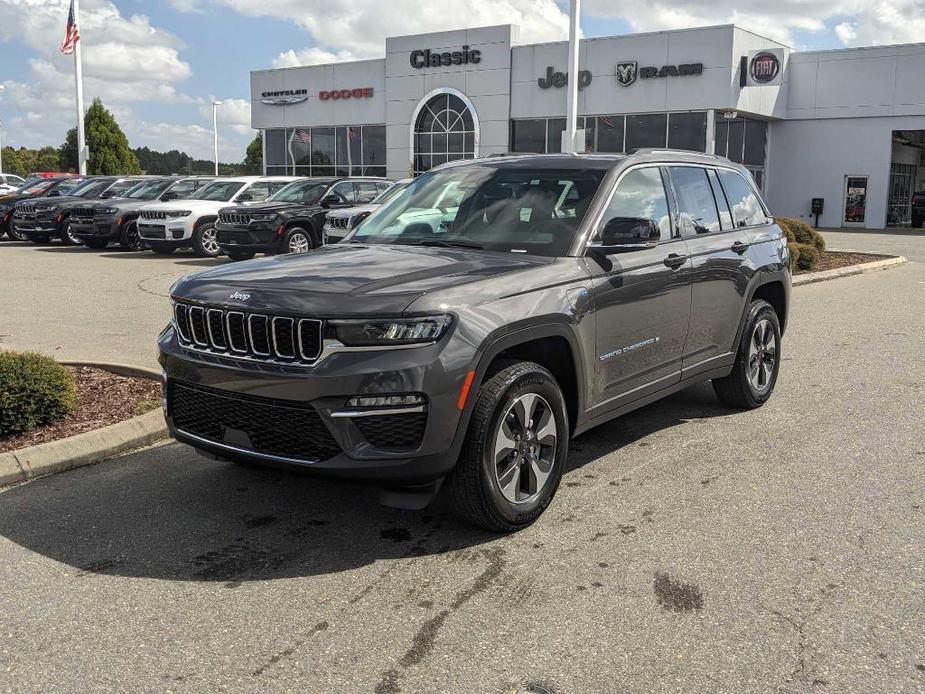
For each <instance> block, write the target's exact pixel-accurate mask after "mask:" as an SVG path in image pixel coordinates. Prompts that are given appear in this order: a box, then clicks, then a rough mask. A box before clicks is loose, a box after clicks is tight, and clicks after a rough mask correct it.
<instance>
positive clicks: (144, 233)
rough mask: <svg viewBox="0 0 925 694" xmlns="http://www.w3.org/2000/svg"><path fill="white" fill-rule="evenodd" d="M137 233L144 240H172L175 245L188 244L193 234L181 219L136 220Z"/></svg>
mask: <svg viewBox="0 0 925 694" xmlns="http://www.w3.org/2000/svg"><path fill="white" fill-rule="evenodd" d="M138 235H139V236H140V237H141V238H142V239H144V240H145V241H172V242H177V245H178V246H179V245H187V246H188V245H189V244H190V239H191V238H192V236H193V231H192V228H188V227H187V224H186V222H184V221H183V220H182V219H177V220H174V219H159V220H153V221H148V220H143V219H139V220H138Z"/></svg>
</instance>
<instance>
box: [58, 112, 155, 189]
mask: <svg viewBox="0 0 925 694" xmlns="http://www.w3.org/2000/svg"><path fill="white" fill-rule="evenodd" d="M84 128H85V130H86V133H87V147H88V148H89V149H90V159H89V160H88V161H87V173H90V174H97V175H99V174H102V175H110V176H112V175H116V174H136V173H139V172H140V171H141V168H140V167H139V165H138V158H137V157H136V156H135V153H134V152H132V150H131V149H129V146H128V138H126V137H125V133H123V132H122V128H120V127H119V124H118V123H117V122H116V119H115V118H114V117H113V115H112V114H111V113H110V112H109V111H108V110H107V109H106V107H105V106H103V102H102V101H100V99H98V98H97V99H94V100H93V103H92V104H90V108H89V109H87V114H86V117H85V118H84ZM57 154H58V161H59V165H60V166H61V167H62V168H66V169H76V168H77V130H76V128H73V129H71V130H70V131H68V134H67V138H66V140H65V142H64V144H63V145H61V147H60V148H59V149H58V152H57Z"/></svg>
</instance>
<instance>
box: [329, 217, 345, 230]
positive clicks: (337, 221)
mask: <svg viewBox="0 0 925 694" xmlns="http://www.w3.org/2000/svg"><path fill="white" fill-rule="evenodd" d="M328 223H329V224H330V225H331V228H332V229H346V228H348V227H349V225H350V219H349V218H348V217H329V218H328Z"/></svg>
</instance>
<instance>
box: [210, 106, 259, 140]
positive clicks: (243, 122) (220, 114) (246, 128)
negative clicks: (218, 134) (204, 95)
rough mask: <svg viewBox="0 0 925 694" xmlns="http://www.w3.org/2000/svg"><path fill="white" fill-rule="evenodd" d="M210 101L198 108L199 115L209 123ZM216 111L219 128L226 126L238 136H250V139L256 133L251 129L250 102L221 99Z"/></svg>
mask: <svg viewBox="0 0 925 694" xmlns="http://www.w3.org/2000/svg"><path fill="white" fill-rule="evenodd" d="M212 101H213V99H212V98H210V99H209V100H208V102H204V103H203V104H202V105H201V106H200V107H199V113H200V115H201V116H202V117H203V118H204V119H207V120H208V121H209V122H211V121H212ZM221 102H222V103H221V104H220V105H219V107H218V110H217V111H216V119H217V120H218V125H219V128H220V129H221V128H222V127H223V126H227V127H229V128H231V130H232V131H233V132H235V133H237V134H239V135H250V136H251V137H252V138H253V136H254V134H255V133H256V131H255V130H254V129H253V128H251V102H250V101H248V100H247V99H221Z"/></svg>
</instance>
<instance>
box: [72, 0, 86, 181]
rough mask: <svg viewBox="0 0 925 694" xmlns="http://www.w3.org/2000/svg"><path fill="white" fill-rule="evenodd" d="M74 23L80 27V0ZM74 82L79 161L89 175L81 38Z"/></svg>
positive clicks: (80, 167)
mask: <svg viewBox="0 0 925 694" xmlns="http://www.w3.org/2000/svg"><path fill="white" fill-rule="evenodd" d="M74 24H76V25H77V27H78V28H79V27H80V0H74ZM74 82H75V89H76V92H77V162H78V170H79V171H80V174H81V175H82V176H86V175H87V156H86V155H87V153H86V151H85V150H86V134H85V133H84V79H83V64H82V62H81V60H80V40H78V41H76V42H75V43H74Z"/></svg>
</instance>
